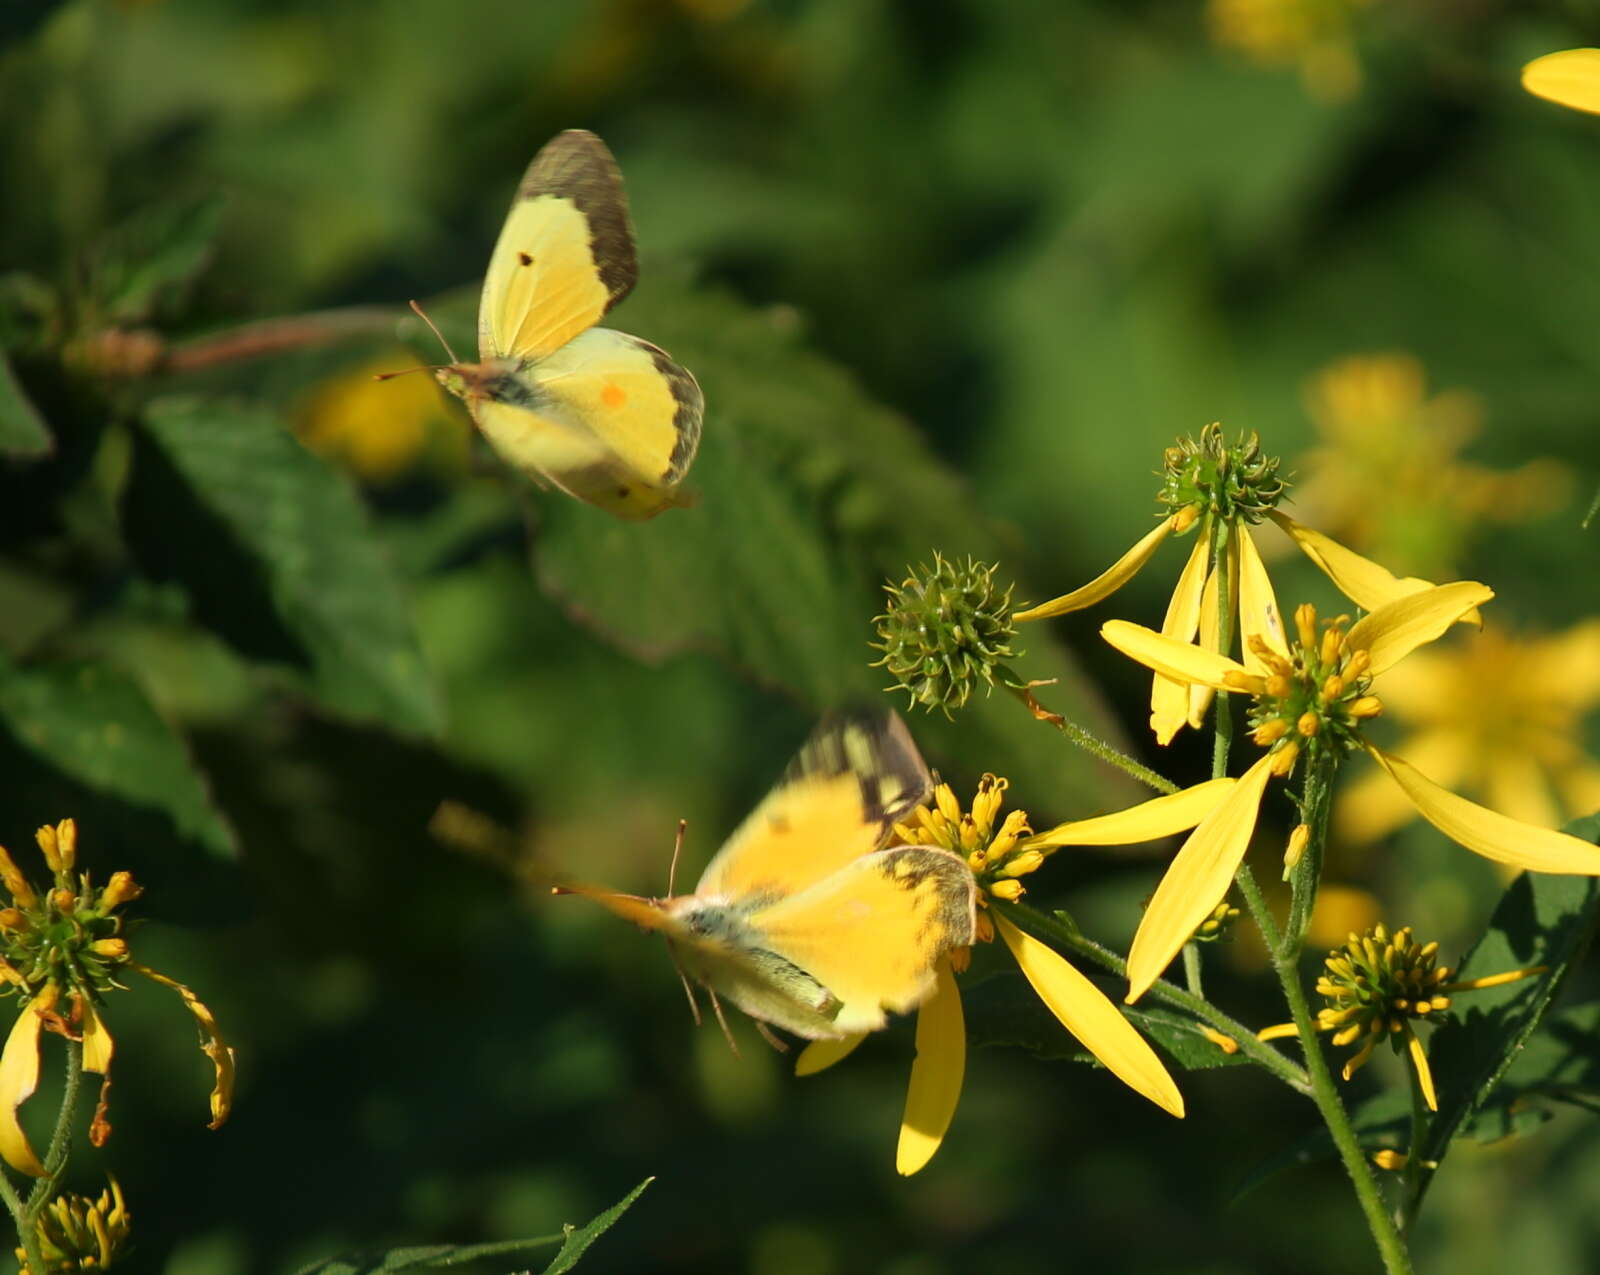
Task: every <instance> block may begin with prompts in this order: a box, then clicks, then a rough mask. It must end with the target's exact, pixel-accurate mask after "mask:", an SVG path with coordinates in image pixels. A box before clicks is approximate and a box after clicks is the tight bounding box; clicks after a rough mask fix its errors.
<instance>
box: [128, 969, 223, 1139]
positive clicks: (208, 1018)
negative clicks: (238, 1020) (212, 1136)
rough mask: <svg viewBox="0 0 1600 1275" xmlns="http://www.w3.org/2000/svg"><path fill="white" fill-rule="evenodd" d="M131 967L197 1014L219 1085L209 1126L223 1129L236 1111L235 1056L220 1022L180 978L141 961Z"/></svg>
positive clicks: (202, 1041) (203, 1045) (202, 1048)
mask: <svg viewBox="0 0 1600 1275" xmlns="http://www.w3.org/2000/svg"><path fill="white" fill-rule="evenodd" d="M129 968H130V969H135V970H137V971H138V972H139V973H141V974H143V975H144V976H145V977H146V978H148V979H151V980H153V981H155V982H157V983H160V984H161V985H162V986H163V987H170V988H171V989H172V990H173V991H175V992H177V993H178V995H179V996H181V997H182V998H183V1003H184V1005H185V1007H186V1008H187V1009H188V1010H189V1012H190V1013H191V1014H193V1015H194V1018H195V1022H197V1023H199V1024H200V1052H201V1053H203V1054H205V1056H206V1057H207V1058H209V1059H211V1065H212V1066H213V1067H214V1068H216V1072H217V1079H216V1084H215V1085H213V1086H212V1089H211V1123H210V1124H209V1125H207V1126H206V1127H207V1128H208V1129H220V1128H221V1127H222V1122H223V1121H224V1120H226V1119H227V1118H228V1112H229V1111H231V1110H232V1109H233V1080H234V1053H233V1050H232V1049H231V1048H229V1046H228V1043H227V1042H226V1041H225V1040H223V1039H222V1033H221V1031H219V1030H218V1028H217V1020H216V1019H215V1018H214V1017H213V1016H212V1013H211V1011H210V1010H209V1009H207V1008H206V1007H205V1005H204V1004H203V1003H202V1002H201V1000H200V998H199V997H198V996H196V995H195V994H194V993H193V992H191V991H190V990H189V989H188V988H187V987H185V986H184V985H183V984H182V983H180V982H178V981H177V979H173V978H168V977H167V976H166V975H165V974H158V973H156V971H155V970H153V969H151V968H150V967H149V966H148V965H140V964H139V963H138V962H137V961H132V962H129Z"/></svg>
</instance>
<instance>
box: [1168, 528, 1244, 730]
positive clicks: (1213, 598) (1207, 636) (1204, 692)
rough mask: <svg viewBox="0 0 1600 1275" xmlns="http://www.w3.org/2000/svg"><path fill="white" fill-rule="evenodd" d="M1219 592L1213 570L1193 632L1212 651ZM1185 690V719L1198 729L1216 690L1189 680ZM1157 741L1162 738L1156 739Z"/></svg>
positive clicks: (1217, 638)
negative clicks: (1186, 707)
mask: <svg viewBox="0 0 1600 1275" xmlns="http://www.w3.org/2000/svg"><path fill="white" fill-rule="evenodd" d="M1228 554H1229V556H1230V559H1231V558H1232V557H1233V556H1234V548H1233V546H1232V545H1229V546H1228ZM1228 578H1229V580H1230V581H1234V580H1236V579H1237V576H1236V575H1235V574H1230V575H1229V577H1228ZM1221 591H1222V590H1221V586H1220V585H1219V584H1218V575H1217V572H1215V571H1213V572H1211V574H1210V575H1208V576H1207V577H1206V587H1205V592H1204V593H1202V594H1201V595H1200V625H1199V632H1198V633H1197V634H1196V641H1197V644H1198V645H1199V646H1200V647H1201V649H1203V650H1206V651H1211V652H1216V651H1220V650H1221V649H1222V633H1221V625H1220V620H1221V606H1220V604H1219V599H1218V597H1217V595H1218V594H1219V593H1220V592H1221ZM1229 592H1230V593H1231V592H1233V590H1231V589H1230V590H1229ZM1156 677H1157V679H1160V677H1161V674H1159V673H1157V674H1156ZM1185 691H1186V694H1187V699H1188V716H1187V717H1186V719H1185V720H1186V721H1187V722H1188V724H1189V725H1190V726H1192V727H1193V728H1194V729H1195V730H1199V729H1200V727H1202V726H1203V725H1205V720H1206V709H1208V708H1210V707H1211V701H1212V700H1213V699H1214V698H1215V697H1216V694H1217V693H1216V692H1215V691H1214V690H1212V689H1211V688H1210V687H1209V686H1202V685H1201V684H1200V683H1199V682H1190V683H1189V685H1188V686H1187V687H1186V688H1185ZM1157 742H1158V743H1161V742H1165V741H1162V740H1160V739H1159V738H1158V739H1157Z"/></svg>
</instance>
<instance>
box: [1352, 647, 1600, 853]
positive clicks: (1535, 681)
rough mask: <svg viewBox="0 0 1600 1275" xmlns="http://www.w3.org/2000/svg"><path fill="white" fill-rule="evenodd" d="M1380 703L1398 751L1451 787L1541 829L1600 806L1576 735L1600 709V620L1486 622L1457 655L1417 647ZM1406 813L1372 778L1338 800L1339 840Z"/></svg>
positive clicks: (1597, 781)
mask: <svg viewBox="0 0 1600 1275" xmlns="http://www.w3.org/2000/svg"><path fill="white" fill-rule="evenodd" d="M1485 687H1492V688H1493V691H1494V693H1493V694H1492V695H1486V694H1484V688H1485ZM1383 704H1384V709H1385V711H1386V713H1387V714H1388V715H1392V716H1393V717H1394V718H1395V719H1396V720H1397V721H1399V722H1402V723H1404V725H1405V726H1406V728H1407V729H1406V733H1405V736H1404V738H1403V739H1402V741H1401V743H1400V745H1399V747H1398V749H1397V751H1398V752H1400V753H1402V754H1403V755H1405V756H1406V757H1410V758H1412V759H1413V760H1414V761H1416V763H1417V764H1418V765H1420V766H1421V767H1422V768H1423V769H1424V770H1426V771H1427V772H1428V774H1429V775H1431V776H1432V777H1433V778H1434V779H1435V780H1436V781H1437V782H1438V783H1441V784H1443V785H1445V786H1446V787H1448V788H1454V789H1458V790H1460V791H1462V792H1466V793H1470V794H1472V795H1475V796H1479V797H1482V798H1483V799H1484V800H1486V801H1487V802H1488V803H1489V804H1490V805H1492V806H1494V807H1495V808H1496V809H1497V810H1503V811H1505V812H1506V813H1507V814H1508V815H1511V816H1513V817H1514V818H1517V819H1521V820H1522V821H1523V822H1525V823H1532V824H1539V825H1541V826H1551V825H1558V824H1560V823H1562V822H1564V821H1565V820H1566V819H1567V818H1570V817H1572V816H1575V815H1579V814H1587V813H1589V812H1590V811H1592V810H1596V809H1600V764H1597V763H1596V762H1594V761H1593V760H1592V759H1591V758H1590V757H1589V755H1588V752H1587V750H1586V748H1585V746H1584V733H1583V719H1584V717H1585V716H1586V715H1587V714H1588V713H1589V712H1590V711H1591V710H1593V709H1594V707H1595V706H1596V705H1597V704H1600V620H1586V621H1584V622H1583V623H1581V624H1578V625H1576V626H1574V627H1573V628H1570V629H1568V630H1566V631H1565V632H1562V633H1556V634H1552V635H1550V636H1547V637H1529V638H1516V637H1511V636H1508V635H1507V634H1505V633H1504V632H1502V631H1501V630H1499V629H1496V628H1493V627H1490V628H1486V629H1485V630H1484V632H1483V633H1482V634H1481V635H1477V636H1475V637H1474V638H1473V640H1472V641H1471V642H1468V643H1465V644H1463V645H1462V646H1460V647H1458V648H1455V649H1453V650H1448V651H1444V650H1434V651H1419V652H1418V653H1417V654H1415V655H1413V656H1412V657H1411V658H1410V659H1408V660H1407V661H1406V662H1405V663H1404V664H1403V665H1401V666H1400V667H1399V668H1397V669H1395V670H1394V671H1393V672H1392V673H1391V674H1390V675H1389V676H1388V677H1387V678H1385V679H1384V685H1383ZM1413 814H1414V811H1413V810H1412V808H1411V806H1410V804H1409V803H1408V802H1406V801H1405V800H1403V799H1402V798H1401V797H1400V796H1399V794H1397V793H1396V792H1395V790H1394V788H1393V787H1392V786H1391V785H1389V784H1387V783H1385V782H1383V779H1382V777H1381V776H1380V775H1371V776H1365V777H1363V778H1362V779H1361V780H1360V781H1358V782H1356V783H1355V784H1353V785H1351V786H1350V787H1348V788H1346V789H1344V790H1343V791H1342V792H1341V793H1340V794H1339V800H1338V804H1337V805H1336V806H1335V818H1336V819H1337V821H1338V824H1337V826H1338V829H1339V832H1340V835H1341V836H1343V837H1345V838H1347V839H1350V840H1356V841H1375V840H1377V839H1378V838H1380V837H1382V836H1385V835H1387V834H1388V833H1389V832H1391V831H1393V830H1394V829H1395V828H1397V827H1399V826H1400V825H1401V824H1402V823H1404V822H1405V821H1406V820H1408V819H1410V818H1411V817H1412V815H1413Z"/></svg>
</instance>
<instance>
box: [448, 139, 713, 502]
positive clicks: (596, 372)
mask: <svg viewBox="0 0 1600 1275" xmlns="http://www.w3.org/2000/svg"><path fill="white" fill-rule="evenodd" d="M638 277H639V267H638V262H637V260H636V259H635V255H634V245H633V227H632V226H631V224H630V223H629V220H628V203H627V199H626V197H625V196H624V195H623V193H622V174H621V173H620V172H619V171H618V170H617V163H616V160H614V159H613V158H612V157H611V152H610V151H609V150H607V149H606V145H605V143H604V142H602V141H601V140H600V139H599V138H598V137H596V136H595V135H594V134H593V133H587V132H584V131H583V130H581V129H572V130H569V131H568V132H565V133H560V134H557V135H556V137H555V138H553V139H552V140H551V141H550V142H548V143H547V144H546V145H545V147H544V149H542V150H541V151H540V152H539V153H538V154H537V155H535V156H534V159H533V163H532V164H530V165H529V166H528V171H527V172H526V173H525V174H524V175H523V178H522V184H521V185H520V186H519V187H517V197H516V199H515V201H514V202H513V203H512V205H511V211H510V213H508V214H507V216H506V223H505V226H504V227H503V228H502V229H501V231H500V239H499V242H497V243H496V244H495V247H494V255H493V256H492V257H490V258H489V271H488V274H486V275H485V276H484V280H483V298H482V300H481V302H480V303H479V308H478V357H479V359H480V362H477V363H462V362H460V361H457V360H456V356H455V354H454V352H452V353H451V355H450V358H451V360H452V364H451V366H450V367H447V368H441V369H439V370H438V371H437V372H436V373H435V375H437V376H438V378H439V383H440V384H441V385H443V386H444V387H445V389H447V390H449V391H450V392H451V393H452V394H455V395H457V396H458V397H459V398H461V399H463V400H464V401H465V402H466V404H467V408H468V410H469V411H471V413H472V418H473V420H474V421H476V422H477V424H478V428H479V429H480V430H482V431H483V434H484V437H486V438H487V439H488V440H489V442H490V443H491V444H492V445H493V446H494V448H495V450H496V451H497V452H499V453H500V455H501V456H502V457H503V458H504V459H505V460H507V461H508V462H510V463H511V464H512V465H514V466H515V467H516V468H517V469H519V470H521V471H523V472H524V473H527V474H529V475H530V476H532V477H534V478H541V477H542V478H545V479H548V480H549V481H550V482H552V483H554V484H555V485H556V486H557V487H560V488H561V489H562V490H563V491H565V492H568V493H570V494H571V495H574V496H576V497H578V499H580V500H586V501H588V502H589V503H590V504H592V505H598V506H599V507H600V508H602V509H604V510H607V511H608V512H610V513H613V514H616V515H617V516H618V517H620V518H632V519H639V518H650V517H653V516H655V515H656V514H658V513H660V512H661V511H662V510H663V509H666V508H668V507H669V506H671V505H675V504H683V503H686V502H685V501H684V499H683V498H682V497H680V496H679V495H678V492H677V487H678V484H679V482H680V481H682V479H683V475H684V473H685V471H687V470H688V468H689V462H690V461H692V460H693V459H694V453H695V448H696V447H697V446H698V445H699V442H700V421H701V417H702V415H703V408H704V400H703V398H702V397H701V394H700V386H699V385H698V384H697V383H696V382H695V379H694V377H693V376H691V375H690V374H689V373H688V371H686V370H685V369H684V368H682V367H680V366H679V365H678V364H676V363H674V362H673V361H672V359H671V358H670V357H668V355H667V353H666V351H664V350H661V349H658V348H657V347H656V346H653V345H651V344H650V342H648V341H641V340H640V339H639V338H638V337H636V336H629V335H628V334H627V333H625V332H614V331H612V330H611V329H610V328H597V327H595V326H594V325H595V324H596V323H598V322H599V321H600V319H601V317H602V316H603V315H604V314H605V313H606V312H607V311H608V310H610V309H611V307H612V306H614V305H616V304H617V302H618V301H621V300H622V298H623V297H625V296H627V295H628V293H629V291H630V290H631V289H632V288H633V285H634V283H635V281H636V280H637V279H638ZM446 348H448V347H446Z"/></svg>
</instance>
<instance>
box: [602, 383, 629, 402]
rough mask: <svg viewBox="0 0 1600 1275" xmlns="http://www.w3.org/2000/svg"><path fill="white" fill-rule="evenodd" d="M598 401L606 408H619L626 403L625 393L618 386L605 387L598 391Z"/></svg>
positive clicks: (626, 396)
mask: <svg viewBox="0 0 1600 1275" xmlns="http://www.w3.org/2000/svg"><path fill="white" fill-rule="evenodd" d="M600 401H601V402H602V403H604V404H605V405H606V406H607V407H621V406H622V405H623V404H624V403H626V402H627V401H628V395H627V391H625V390H624V389H623V388H622V387H621V386H620V385H607V386H606V387H605V389H603V390H601V391H600Z"/></svg>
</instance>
